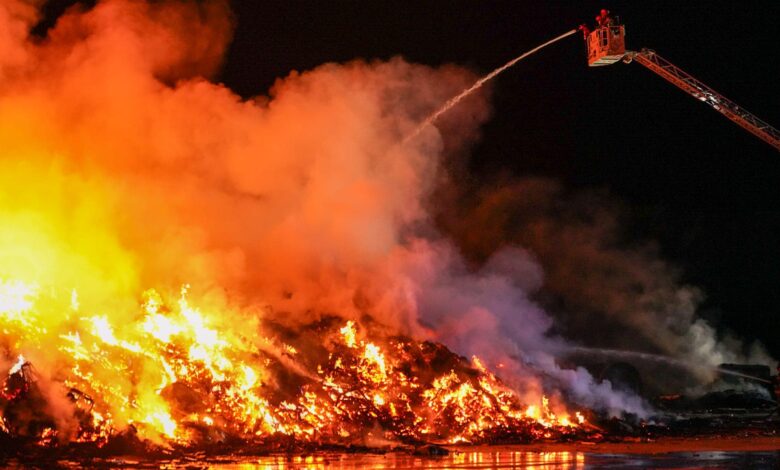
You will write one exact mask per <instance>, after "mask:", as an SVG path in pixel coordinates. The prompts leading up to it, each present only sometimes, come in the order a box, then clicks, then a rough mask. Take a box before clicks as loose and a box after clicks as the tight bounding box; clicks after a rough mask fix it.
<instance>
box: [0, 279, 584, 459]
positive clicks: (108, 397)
mask: <svg viewBox="0 0 780 470" xmlns="http://www.w3.org/2000/svg"><path fill="white" fill-rule="evenodd" d="M8 285H11V286H13V287H12V288H9V289H8V293H6V294H5V297H4V299H6V303H5V304H4V305H12V306H13V307H8V308H7V309H6V311H13V312H16V313H15V314H14V315H13V316H8V315H4V316H3V317H2V320H0V327H3V328H4V330H5V336H6V339H7V340H8V339H10V340H11V341H10V342H9V350H12V351H13V350H14V349H15V348H17V346H16V344H17V343H18V341H17V340H18V338H15V337H14V335H17V334H20V332H22V331H24V332H26V333H25V334H28V335H33V336H35V337H34V338H32V339H30V338H28V339H27V340H25V341H24V342H22V344H23V346H24V347H20V348H18V350H16V351H13V353H14V354H16V355H17V356H12V357H11V358H6V359H7V363H8V364H9V365H8V367H9V370H8V377H7V379H6V381H5V382H6V383H5V385H4V388H3V398H4V399H5V402H4V404H3V406H2V411H3V421H2V425H3V426H4V429H6V432H8V433H9V434H11V435H15V433H18V432H19V431H18V430H19V429H22V428H24V429H35V430H36V431H35V432H34V434H35V436H36V438H37V439H38V442H39V443H40V445H57V443H58V442H65V441H75V442H87V443H94V444H97V445H99V446H100V445H104V444H105V443H107V442H108V441H110V439H111V438H112V436H115V435H117V434H121V433H126V432H128V430H130V431H131V433H132V435H134V436H136V435H137V436H138V437H139V438H141V439H147V440H151V441H153V442H156V443H157V444H164V445H170V444H175V445H184V446H197V445H202V444H214V443H219V442H224V441H225V440H227V439H229V438H233V439H235V438H239V439H243V440H248V441H253V442H255V441H260V442H261V443H262V442H267V441H268V440H269V439H276V438H278V437H279V436H287V437H291V438H293V439H294V440H295V441H299V442H300V441H304V442H312V443H320V444H322V443H334V444H355V443H358V444H366V445H368V444H371V443H377V442H384V443H388V442H407V443H414V442H420V441H427V442H441V443H446V442H449V443H458V442H474V443H477V442H510V441H513V442H517V441H529V440H533V439H539V438H549V437H553V438H554V437H559V436H563V435H567V434H569V433H572V432H574V430H576V429H577V424H578V423H579V422H581V421H578V419H581V417H580V416H579V415H577V418H569V417H568V416H564V415H562V414H561V416H556V414H554V413H553V412H552V411H551V410H550V408H549V406H548V402H547V401H546V399H542V397H539V400H540V401H539V403H538V404H535V405H533V406H530V407H529V406H527V404H523V403H521V400H520V399H519V398H518V396H517V395H516V394H515V393H514V392H513V391H512V390H511V389H509V388H507V387H506V386H505V385H504V384H503V383H502V382H501V381H500V380H499V379H498V378H496V377H495V376H494V375H493V374H491V373H490V372H489V371H488V370H487V368H486V367H485V366H484V365H483V364H482V363H481V362H480V361H479V359H477V358H473V359H472V361H470V362H469V361H466V360H465V359H464V358H462V357H460V356H457V355H455V354H453V353H452V352H450V351H449V350H448V349H447V348H445V347H444V346H442V345H440V344H436V343H431V342H422V343H421V342H417V341H413V340H411V339H410V338H407V337H402V336H388V335H387V334H386V333H381V334H379V333H377V332H374V331H372V330H371V329H367V328H365V327H364V326H361V325H358V324H357V323H355V322H352V321H348V322H344V321H343V320H341V319H338V318H335V317H332V318H326V319H324V320H321V321H319V322H317V323H313V324H311V325H303V326H301V325H299V326H297V327H296V328H294V329H290V328H289V327H283V326H281V325H278V324H275V323H273V322H266V323H264V324H263V325H259V324H252V327H251V328H247V325H248V324H250V323H248V322H249V321H251V319H250V317H243V318H242V317H241V313H240V312H236V311H231V310H225V309H224V308H222V309H220V308H212V309H208V308H199V307H195V306H194V305H193V303H192V301H191V299H190V298H189V297H188V294H187V289H186V288H185V289H182V292H181V294H180V296H179V297H178V298H175V299H174V301H173V302H166V301H164V299H163V297H162V296H161V295H159V294H158V293H157V292H155V291H147V292H146V293H144V295H143V298H142V302H141V304H140V305H139V306H138V307H136V308H135V310H134V311H131V312H123V313H121V314H117V313H111V312H99V313H97V314H95V312H87V311H84V310H85V309H84V307H82V306H80V305H79V301H78V297H77V294H75V293H72V292H68V293H67V294H68V295H65V294H63V295H62V296H59V297H57V298H58V299H60V303H61V305H59V304H57V303H56V302H54V301H52V300H51V299H48V300H46V302H47V309H45V310H44V311H42V312H44V313H41V312H39V311H38V309H39V307H40V305H38V303H37V297H36V296H35V291H34V290H32V289H30V288H27V287H22V285H16V284H8ZM73 292H75V291H73ZM55 297H56V296H55ZM52 305H53V306H54V307H56V308H54V309H52V308H51V307H52ZM50 310H51V311H53V312H62V311H66V312H68V314H67V315H66V317H65V319H64V320H62V321H60V322H59V323H56V322H49V323H45V322H43V321H41V319H42V318H44V317H46V314H45V312H48V311H50ZM19 314H23V315H25V316H24V321H25V322H26V323H25V324H24V326H23V328H20V326H21V325H20V323H19V322H20V320H19V318H20V317H19ZM237 318H242V321H236V319H237ZM255 318H256V317H255ZM14 325H16V326H14ZM42 325H49V326H50V329H51V331H48V330H46V328H43V326H42ZM52 346H53V347H52ZM20 352H21V353H22V354H24V356H22V355H19V353H20ZM28 352H29V356H30V357H37V358H42V360H41V363H40V364H41V367H51V364H56V365H57V367H59V369H58V372H57V373H56V374H52V372H51V371H47V373H46V374H44V375H45V376H46V377H51V378H52V379H47V385H46V386H47V394H42V393H40V390H39V384H38V382H37V376H36V372H35V369H33V368H32V366H31V365H30V363H29V362H27V359H25V358H26V357H27V355H28ZM44 359H45V360H44ZM48 381H51V382H52V383H49V382H48ZM60 392H61V395H62V396H63V397H67V400H64V403H65V404H66V408H68V410H66V411H67V413H66V414H68V415H72V416H74V420H75V424H74V423H71V426H70V427H69V428H68V429H69V430H68V434H65V433H63V431H62V429H60V427H58V426H59V425H58V424H57V423H56V422H55V420H54V419H53V418H52V416H47V415H46V414H45V413H43V414H42V415H41V416H37V417H36V418H35V419H36V420H37V421H35V424H34V426H31V425H30V423H25V422H20V421H19V419H20V418H19V414H18V413H17V414H14V409H15V407H16V408H20V407H21V408H24V407H27V408H35V409H40V410H47V409H50V404H47V403H46V402H45V401H46V399H45V398H44V395H46V396H51V395H52V394H57V393H60ZM60 406H63V405H62V404H60ZM36 407H37V408H36ZM21 408H20V409H21ZM63 429H64V428H63Z"/></svg>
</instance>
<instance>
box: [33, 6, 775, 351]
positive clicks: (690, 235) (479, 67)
mask: <svg viewBox="0 0 780 470" xmlns="http://www.w3.org/2000/svg"><path fill="white" fill-rule="evenodd" d="M68 3H74V2H67V1H66V2H51V3H50V5H49V7H48V9H49V15H50V17H51V16H56V14H57V11H58V10H59V9H61V8H62V6H64V5H66V4H68ZM232 4H233V8H234V11H235V14H236V19H237V29H236V34H235V39H234V41H233V43H232V45H231V47H230V51H229V54H228V57H227V60H226V63H225V67H224V71H223V73H222V74H221V76H220V77H219V80H221V81H223V82H224V83H225V84H226V85H227V86H229V87H230V88H231V89H233V90H234V91H236V92H237V93H239V94H241V95H242V96H245V97H249V96H252V95H257V94H262V93H265V92H266V91H267V90H268V88H269V87H270V86H271V85H272V84H273V81H274V80H275V79H276V78H278V77H283V76H285V75H287V74H289V73H290V71H292V70H306V69H311V68H313V67H315V66H317V65H319V64H322V63H325V62H333V61H335V62H343V61H348V60H351V59H355V58H365V59H374V58H378V59H387V58H389V57H392V56H395V55H401V56H404V57H405V58H407V59H408V60H410V61H413V62H419V63H423V64H429V65H439V64H443V63H456V64H461V65H464V66H467V67H470V68H472V69H474V70H475V71H477V72H479V73H487V72H489V71H490V70H492V69H493V68H495V67H497V66H500V65H502V64H503V63H505V62H506V61H508V60H509V59H511V58H513V57H515V56H517V55H519V54H520V53H522V52H524V51H525V50H527V49H530V48H531V47H534V46H536V45H538V44H539V43H541V42H543V41H546V40H548V39H550V38H552V37H554V36H556V35H558V34H560V33H563V32H565V31H567V30H569V29H571V28H573V27H576V26H577V25H578V24H580V23H582V22H589V23H592V22H593V20H592V18H593V16H594V15H595V14H596V12H597V11H598V10H599V9H600V8H608V9H610V10H611V11H612V12H613V14H618V15H619V16H620V17H621V19H622V21H623V22H624V23H625V24H626V25H627V43H628V47H629V48H630V49H640V48H642V47H649V48H652V49H654V50H656V51H657V52H658V53H659V54H660V55H662V56H663V57H665V58H666V59H668V60H670V61H671V62H673V63H675V64H676V65H678V66H679V67H681V68H683V69H684V70H686V71H687V72H689V73H690V74H692V75H694V76H695V77H697V78H698V79H700V80H701V81H703V82H704V83H706V84H708V85H709V86H710V87H712V88H714V89H715V90H717V91H719V92H720V93H722V94H723V95H725V96H727V97H728V98H730V99H732V100H733V101H735V102H737V103H739V104H740V105H741V106H743V107H744V108H746V109H748V110H750V111H751V112H753V113H754V114H756V115H757V116H759V117H760V118H762V119H764V120H766V121H767V122H769V123H771V124H773V125H774V126H775V127H778V126H780V65H779V64H778V63H779V62H780V54H778V47H779V46H778V45H780V2H778V1H777V0H752V1H750V2H735V1H696V0H692V1H687V2H681V1H674V2H672V1H652V2H636V1H634V2H628V1H605V2H596V1H567V2H564V1H535V2H532V1H519V0H516V1H492V0H473V1H463V0H450V1H447V2H444V1H419V0H417V1H403V2H397V1H386V0H372V1H368V0H363V1H357V0H354V1H346V0H326V1H322V0H308V1H295V0H286V1H282V0H272V1H269V0H263V1H254V0H244V1H239V0H234V1H233V2H232ZM493 86H494V114H493V117H492V119H491V120H490V122H488V123H487V125H486V126H485V128H484V136H483V139H482V141H481V142H480V143H479V144H478V145H477V146H476V147H475V149H474V151H473V153H472V161H471V163H470V170H471V171H472V173H473V175H474V177H475V178H477V179H478V178H482V177H484V178H485V179H486V180H487V179H489V177H490V176H491V175H493V174H495V173H498V172H509V173H511V174H513V175H516V176H529V175H542V176H548V177H553V178H556V179H559V180H561V181H563V182H564V184H565V185H566V186H567V187H570V188H601V189H606V190H608V191H609V192H610V193H611V194H612V195H613V196H614V197H615V198H616V199H619V200H621V201H623V202H625V203H626V205H627V207H628V208H629V211H630V213H631V217H632V220H633V224H632V226H631V227H630V231H631V233H633V234H634V235H635V236H637V237H639V238H644V239H653V240H657V241H658V242H659V243H660V246H661V248H662V252H663V254H664V257H665V258H666V259H669V260H671V261H672V262H673V263H675V264H677V265H678V266H680V267H681V268H682V269H683V270H684V273H685V281H686V282H689V283H692V284H695V285H698V286H701V287H702V288H703V289H704V291H705V292H706V294H707V300H706V302H705V304H704V306H703V314H704V315H705V316H707V317H710V318H712V319H715V320H718V321H719V324H720V325H721V326H725V327H727V328H729V329H732V330H734V331H735V332H737V333H738V334H740V335H742V336H743V337H746V338H748V339H756V338H758V339H761V340H762V341H763V342H764V343H765V344H766V345H767V346H768V347H769V348H770V351H771V352H772V353H773V355H774V356H775V357H780V321H779V320H778V315H780V154H779V153H778V152H777V151H775V150H774V149H772V148H771V147H770V146H768V145H767V144H765V143H764V142H762V141H760V140H758V139H757V138H755V137H753V136H752V135H750V134H749V133H747V132H746V131H744V130H742V129H741V128H739V127H737V126H736V125H735V124H733V123H731V122H730V121H728V120H727V119H725V118H724V117H722V116H721V115H719V114H718V113H716V112H715V111H713V110H712V109H710V108H709V107H707V106H705V105H704V104H702V103H700V102H698V101H696V100H695V99H693V98H691V97H690V96H688V95H686V94H685V93H683V92H682V91H680V90H678V89H677V88H675V87H674V86H673V85H671V84H669V83H667V82H666V81H664V80H663V79H661V78H660V77H658V76H656V75H655V74H653V73H652V72H650V71H648V70H646V69H644V68H643V67H642V66H640V65H638V64H630V65H625V64H616V65H613V66H610V67H603V68H600V69H591V68H588V67H587V63H586V58H585V50H584V44H583V42H582V41H581V39H580V36H579V35H577V36H574V37H571V38H568V39H566V40H564V41H563V42H560V43H558V44H556V45H554V46H552V47H551V48H549V49H547V50H545V51H543V52H541V53H539V54H538V55H536V56H533V57H531V58H529V59H528V60H526V61H524V62H521V63H519V64H518V65H517V66H516V67H515V68H514V69H512V70H510V71H508V72H507V73H505V74H503V75H501V76H500V77H499V78H498V79H497V80H496V81H495V83H494V85H493Z"/></svg>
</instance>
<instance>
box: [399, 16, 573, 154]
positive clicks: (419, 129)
mask: <svg viewBox="0 0 780 470" xmlns="http://www.w3.org/2000/svg"><path fill="white" fill-rule="evenodd" d="M576 32H577V30H576V29H572V30H571V31H569V32H567V33H564V34H561V35H560V36H558V37H557V38H555V39H551V40H549V41H547V42H545V43H544V44H541V45H539V46H536V47H534V48H533V49H531V50H530V51H528V52H526V53H524V54H522V55H520V56H518V57H515V58H514V59H512V60H510V61H509V62H507V63H506V64H504V65H502V66H501V67H499V68H497V69H495V70H493V71H492V72H490V73H489V74H487V75H485V76H484V77H482V78H480V79H479V80H477V81H476V82H474V84H473V85H471V87H469V88H467V89H466V90H464V91H463V92H461V93H460V94H459V95H457V96H454V97H452V98H450V99H449V100H447V102H446V103H444V105H443V106H442V107H441V108H439V109H438V110H436V112H434V113H433V114H431V115H430V116H428V117H427V118H425V120H424V121H423V122H422V123H421V124H420V125H419V126H417V128H415V129H414V131H413V132H412V133H411V134H409V135H407V136H406V137H405V138H404V140H403V143H404V144H406V143H408V142H409V141H410V140H412V139H414V138H415V137H417V136H418V135H419V134H420V132H422V130H423V129H425V128H426V127H427V126H429V125H431V124H433V123H434V122H435V121H436V119H438V118H439V116H441V115H442V114H444V113H446V112H447V111H449V110H450V109H451V108H452V107H453V106H455V105H456V104H458V103H459V102H460V101H461V100H462V99H463V98H465V97H467V96H468V95H470V94H471V93H473V92H475V91H476V90H478V89H480V88H481V87H482V85H484V84H485V83H487V82H488V81H490V80H492V79H493V78H494V77H495V76H496V75H498V74H500V73H501V72H503V71H504V70H506V69H508V68H510V67H512V66H513V65H515V64H516V63H518V62H520V61H521V60H523V59H525V58H526V57H528V56H529V55H531V54H533V53H534V52H536V51H538V50H540V49H544V48H545V47H547V46H549V45H550V44H553V43H555V42H558V41H560V40H561V39H563V38H566V37H568V36H571V35H572V34H574V33H576Z"/></svg>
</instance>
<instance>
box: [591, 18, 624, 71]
mask: <svg viewBox="0 0 780 470" xmlns="http://www.w3.org/2000/svg"><path fill="white" fill-rule="evenodd" d="M587 43H588V65H589V66H590V67H598V66H600V65H609V64H614V63H615V62H617V61H619V60H621V59H622V58H623V56H624V55H626V29H625V27H624V26H623V25H619V26H604V27H601V28H598V29H596V30H594V31H593V32H592V33H590V34H589V35H588V40H587Z"/></svg>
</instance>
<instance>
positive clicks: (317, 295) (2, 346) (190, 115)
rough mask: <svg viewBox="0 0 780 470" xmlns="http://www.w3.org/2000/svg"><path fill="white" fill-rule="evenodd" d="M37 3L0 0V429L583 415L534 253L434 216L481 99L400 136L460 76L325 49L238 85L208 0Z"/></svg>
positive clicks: (75, 435)
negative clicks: (330, 57)
mask: <svg viewBox="0 0 780 470" xmlns="http://www.w3.org/2000/svg"><path fill="white" fill-rule="evenodd" d="M42 3H43V2H38V1H33V2H31V1H28V0H4V1H2V2H0V386H2V393H1V394H0V412H1V413H2V420H0V427H1V428H2V429H0V438H3V439H5V438H9V437H10V438H11V439H18V440H19V441H20V442H21V441H23V442H27V443H29V442H36V443H38V444H41V445H62V444H64V443H71V444H74V443H85V444H89V445H92V446H95V445H99V446H105V445H108V444H109V443H111V442H116V441H115V440H113V439H115V438H117V439H119V438H121V439H131V438H130V437H129V436H132V439H134V442H144V443H154V444H155V445H157V446H198V445H210V444H217V443H226V442H233V441H235V440H240V441H243V442H246V441H267V440H269V439H288V440H289V441H294V442H302V443H308V444H311V445H313V446H314V445H318V444H337V445H342V444H344V445H346V444H361V445H370V446H375V445H385V444H387V443H398V442H400V443H421V442H435V443H460V442H464V443H465V442H472V443H477V442H500V441H528V440H533V439H537V438H547V437H550V438H556V437H562V436H571V435H574V434H575V433H577V432H579V430H581V429H582V426H581V423H582V422H583V418H582V416H581V415H579V414H573V413H570V412H568V411H567V399H571V401H572V402H576V400H577V399H578V398H581V397H571V396H565V397H564V396H563V392H560V391H559V389H563V388H565V387H566V383H572V382H573V381H574V378H572V377H574V375H573V374H580V375H583V374H584V371H580V372H576V371H573V370H569V371H567V372H565V374H569V376H568V377H565V376H564V375H565V374H559V376H557V377H555V378H554V379H551V380H550V382H549V383H548V382H546V381H545V380H546V378H547V377H549V375H545V374H546V373H548V372H549V371H552V372H554V373H559V372H561V370H560V369H559V368H558V366H557V364H556V363H555V361H554V360H552V356H550V355H546V356H545V354H546V353H544V351H545V350H547V349H549V348H547V346H549V343H550V342H551V341H553V340H552V339H550V336H551V335H548V334H547V333H548V332H549V330H550V328H551V325H552V320H551V319H550V317H549V316H548V315H547V314H546V313H545V312H544V311H543V310H542V309H541V308H540V307H539V306H538V305H536V304H535V303H534V301H533V300H532V293H533V292H534V290H535V289H538V287H539V281H540V279H541V272H540V268H539V266H538V264H536V263H535V262H534V261H533V259H532V258H531V257H530V256H529V255H528V254H527V253H525V252H524V251H523V250H521V249H515V248H507V249H506V250H503V251H501V253H499V254H497V255H496V256H495V257H494V258H492V259H491V260H490V261H489V262H486V263H485V266H483V267H480V268H478V269H476V270H475V269H472V268H470V267H467V265H466V262H465V261H464V260H463V257H462V256H461V255H460V253H459V251H458V247H457V246H456V244H455V243H454V242H453V241H452V240H450V239H449V238H448V237H447V236H445V235H443V234H441V233H440V230H439V228H438V226H437V223H436V219H435V215H434V214H431V213H430V206H431V201H432V199H433V195H434V193H436V191H437V189H438V188H439V185H440V184H441V183H442V182H444V181H445V180H446V179H447V172H446V169H445V168H446V165H444V163H443V162H444V161H445V159H447V158H450V157H453V158H454V157H455V156H456V155H459V154H460V153H462V152H463V151H464V150H465V149H466V148H467V147H468V145H469V142H470V141H472V140H473V137H474V136H475V135H476V133H477V129H478V128H479V125H480V124H481V122H483V121H484V120H485V119H486V118H487V117H488V115H489V105H488V103H487V96H486V95H485V94H484V93H482V92H479V93H475V94H473V95H470V96H469V97H468V98H467V99H464V100H463V101H462V102H461V103H459V104H458V106H457V109H453V110H452V111H451V112H450V113H448V114H447V116H443V117H442V119H441V120H440V122H439V121H437V123H436V125H437V126H438V127H435V128H434V127H431V126H428V127H427V128H426V130H425V131H424V132H422V133H421V134H420V135H419V137H418V138H416V139H415V141H414V142H413V143H409V144H402V141H403V136H404V135H407V134H408V133H409V132H411V131H412V130H413V129H414V128H415V127H416V126H418V125H419V123H420V121H421V120H422V119H423V118H424V117H425V116H426V115H428V114H429V113H430V112H432V111H433V110H434V109H436V108H437V107H438V106H440V105H441V104H442V103H443V102H445V101H446V100H447V98H449V97H451V96H453V95H454V94H456V93H457V92H458V91H459V90H462V89H463V88H464V87H466V86H467V85H468V84H470V83H472V82H473V81H474V78H475V77H474V75H473V74H472V73H470V72H469V71H467V70H464V69H462V68H459V67H455V66H445V67H440V68H433V67H428V66H423V65H415V64H410V63H408V62H406V61H404V60H403V59H400V58H395V59H391V60H389V61H385V62H371V63H367V62H363V61H355V62H352V63H347V64H325V65H323V66H321V67H318V68H316V69H314V70H312V71H308V72H303V73H298V72H294V73H291V74H290V76H289V77H286V78H283V79H279V80H278V81H277V82H276V84H275V85H274V86H273V88H272V90H271V91H270V92H269V96H257V97H251V98H249V97H239V96H237V95H236V94H235V93H233V92H232V91H231V90H229V89H228V88H227V87H226V86H224V85H222V84H219V83H214V82H212V81H209V78H210V77H213V76H214V74H215V73H216V72H217V71H218V67H219V65H220V63H221V61H222V58H223V54H224V52H225V50H226V48H227V45H228V43H229V41H230V37H231V33H232V17H231V14H230V12H229V8H228V3H227V2H226V1H224V0H204V1H199V2H181V1H166V0H163V1H154V2H144V1H131V0H101V1H98V2H94V3H95V4H94V5H92V6H89V7H88V6H80V7H78V6H77V7H75V8H72V9H70V10H68V11H66V12H65V13H63V14H62V16H61V17H60V18H58V19H57V21H56V23H55V24H54V25H53V26H52V27H51V29H50V30H48V31H46V32H45V33H42V34H41V33H38V34H39V35H38V36H36V35H35V34H33V33H31V31H33V30H35V26H36V25H37V24H38V23H39V21H40V20H41V15H42V11H41V9H40V7H41V5H42ZM182 285H185V287H184V288H181V287H180V286H182ZM190 285H191V287H189V286H190ZM150 287H154V288H155V290H147V291H145V292H144V290H145V289H149V288H150ZM526 352H533V353H535V354H536V355H535V356H534V357H533V358H531V359H534V360H536V362H533V361H532V360H531V359H529V356H527V355H525V353H526ZM456 353H458V354H464V355H465V357H471V356H474V355H476V356H479V357H480V358H482V360H480V359H478V358H477V357H471V359H466V358H465V357H462V356H459V355H457V354H456ZM532 363H533V365H531V364H532ZM499 364H503V366H504V368H501V369H500V370H501V371H502V374H501V375H502V377H503V378H504V380H503V381H502V380H500V379H499V378H498V377H496V375H494V371H497V370H499V369H498V367H499ZM526 366H527V367H526ZM540 371H544V372H540ZM584 375H587V374H584ZM542 377H545V378H542ZM575 378H576V377H575ZM586 378H589V376H587V377H586ZM555 380H557V382H555ZM586 388H587V387H586ZM586 388H580V389H579V392H578V393H579V394H580V395H587V396H588V397H589V396H590V394H589V393H590V392H589V389H587V390H586ZM583 390H585V391H584V392H583ZM545 396H549V400H548V399H547V398H545ZM611 396H612V395H610V397H611ZM586 406H591V402H586ZM594 407H595V402H594ZM614 407H619V404H617V405H614ZM150 445H152V444H150ZM109 447H110V446H109Z"/></svg>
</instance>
